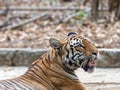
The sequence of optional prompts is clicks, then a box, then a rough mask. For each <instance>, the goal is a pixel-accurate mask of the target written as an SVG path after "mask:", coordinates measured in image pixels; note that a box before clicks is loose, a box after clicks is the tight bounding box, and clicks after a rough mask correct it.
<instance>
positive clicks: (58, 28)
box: [0, 0, 120, 48]
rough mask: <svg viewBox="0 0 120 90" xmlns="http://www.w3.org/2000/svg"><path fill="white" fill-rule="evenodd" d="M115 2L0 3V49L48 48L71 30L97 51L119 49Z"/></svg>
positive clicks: (14, 0)
mask: <svg viewBox="0 0 120 90" xmlns="http://www.w3.org/2000/svg"><path fill="white" fill-rule="evenodd" d="M119 4H120V1H119V0H0V47H1V48H48V47H49V44H48V40H49V38H50V37H58V38H64V37H65V35H67V33H68V32H70V31H74V32H77V33H79V34H80V35H81V36H84V37H87V38H88V39H90V40H91V41H93V43H94V44H95V45H96V46H97V47H98V48H120V25H119V24H120V23H119V19H120V10H119V9H120V5H119Z"/></svg>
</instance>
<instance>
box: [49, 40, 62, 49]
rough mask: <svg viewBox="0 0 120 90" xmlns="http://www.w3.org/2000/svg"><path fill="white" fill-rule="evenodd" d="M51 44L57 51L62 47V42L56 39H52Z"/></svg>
mask: <svg viewBox="0 0 120 90" xmlns="http://www.w3.org/2000/svg"><path fill="white" fill-rule="evenodd" d="M49 44H50V46H51V47H52V48H55V49H58V48H60V47H61V43H60V41H59V40H57V39H55V38H50V40H49Z"/></svg>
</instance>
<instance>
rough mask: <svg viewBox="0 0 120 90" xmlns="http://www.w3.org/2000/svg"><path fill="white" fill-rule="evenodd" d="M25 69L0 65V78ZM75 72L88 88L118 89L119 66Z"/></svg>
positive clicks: (119, 82) (94, 89)
mask: <svg viewBox="0 0 120 90" xmlns="http://www.w3.org/2000/svg"><path fill="white" fill-rule="evenodd" d="M26 70H27V67H0V73H2V74H0V80H3V79H8V78H15V77H17V76H19V75H21V74H23V73H24V72H25V71H26ZM76 74H77V75H78V77H79V79H80V80H81V82H83V83H84V84H85V85H86V86H87V88H88V90H120V68H96V70H95V72H93V73H86V72H84V71H83V70H82V69H78V70H76Z"/></svg>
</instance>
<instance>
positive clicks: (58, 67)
mask: <svg viewBox="0 0 120 90" xmlns="http://www.w3.org/2000/svg"><path fill="white" fill-rule="evenodd" d="M49 44H50V46H51V49H50V50H49V51H48V52H46V53H45V54H44V55H42V56H41V57H40V58H39V59H38V60H36V61H35V62H33V63H32V64H31V66H30V67H29V68H28V70H27V71H26V72H25V74H23V75H21V76H19V77H17V78H14V79H8V80H2V81H0V90H86V88H85V86H84V85H83V84H82V83H81V82H80V81H79V79H78V77H77V76H76V75H75V72H74V71H75V70H76V69H78V68H83V70H84V71H86V72H89V73H92V72H93V71H94V67H95V62H96V59H97V53H98V50H97V48H96V47H95V46H94V45H93V44H91V42H89V41H88V40H86V39H85V38H83V37H81V36H80V35H78V34H76V33H74V32H71V33H69V34H68V36H67V37H66V38H65V39H64V40H58V39H56V38H51V39H50V40H49Z"/></svg>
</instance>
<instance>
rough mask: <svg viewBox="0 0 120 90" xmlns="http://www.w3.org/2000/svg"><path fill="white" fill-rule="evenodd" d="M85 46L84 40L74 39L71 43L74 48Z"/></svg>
mask: <svg viewBox="0 0 120 90" xmlns="http://www.w3.org/2000/svg"><path fill="white" fill-rule="evenodd" d="M80 44H81V45H83V43H82V40H78V39H74V40H73V39H72V40H71V41H70V45H73V46H78V45H80Z"/></svg>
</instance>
